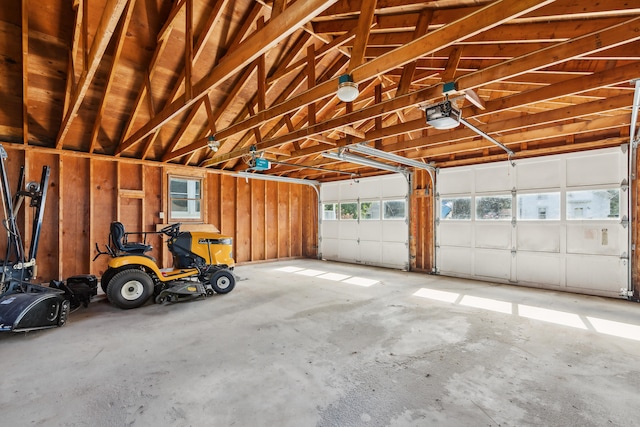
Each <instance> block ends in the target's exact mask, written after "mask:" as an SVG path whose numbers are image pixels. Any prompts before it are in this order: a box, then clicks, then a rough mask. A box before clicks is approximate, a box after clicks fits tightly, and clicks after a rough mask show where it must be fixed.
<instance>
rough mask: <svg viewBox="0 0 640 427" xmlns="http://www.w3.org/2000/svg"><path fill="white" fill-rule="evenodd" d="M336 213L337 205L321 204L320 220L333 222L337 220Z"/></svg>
mask: <svg viewBox="0 0 640 427" xmlns="http://www.w3.org/2000/svg"><path fill="white" fill-rule="evenodd" d="M337 211H338V204H337V203H323V204H322V219H326V220H334V219H338V216H337V215H336V212H337Z"/></svg>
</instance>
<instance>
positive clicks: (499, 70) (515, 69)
mask: <svg viewBox="0 0 640 427" xmlns="http://www.w3.org/2000/svg"><path fill="white" fill-rule="evenodd" d="M635 40H640V17H638V18H633V19H630V20H628V21H625V22H623V23H621V24H618V25H615V26H613V27H609V28H607V29H605V30H602V31H597V32H595V33H590V34H586V35H583V36H580V37H578V38H575V39H571V40H568V41H566V42H561V43H557V44H555V45H553V46H550V47H547V48H544V49H541V50H538V51H536V52H533V53H531V54H528V55H524V56H521V57H518V58H514V59H512V60H509V61H506V62H502V63H500V64H496V65H494V66H492V67H488V68H486V69H483V70H481V71H480V72H476V73H470V74H467V75H464V76H461V77H459V78H458V79H456V83H457V85H458V88H459V89H460V90H462V89H475V88H476V87H479V86H481V85H483V84H485V83H486V82H487V81H499V80H504V79H506V78H509V77H514V76H517V75H519V74H522V73H525V72H530V71H532V70H537V69H541V68H545V67H550V66H552V65H554V64H559V63H562V62H566V61H569V60H571V59H574V58H577V57H580V56H584V55H590V54H593V53H596V52H599V51H602V50H605V49H609V48H612V47H616V46H620V45H622V44H626V43H630V42H632V41H635Z"/></svg>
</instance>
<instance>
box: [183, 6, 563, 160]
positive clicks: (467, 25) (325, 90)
mask: <svg viewBox="0 0 640 427" xmlns="http://www.w3.org/2000/svg"><path fill="white" fill-rule="evenodd" d="M551 1H552V0H549V1H536V0H527V1H521V2H518V3H517V4H513V3H509V4H505V2H504V1H502V0H499V1H497V2H494V3H492V4H490V5H489V6H486V7H485V8H483V9H481V10H480V11H479V12H477V13H474V14H471V15H468V16H466V17H464V18H462V19H460V20H458V21H455V22H453V23H451V24H449V25H447V26H445V27H441V28H440V29H438V30H434V31H432V32H429V33H427V34H425V35H424V36H423V37H420V38H419V39H415V40H413V41H412V42H410V43H408V44H406V45H404V46H402V47H399V48H397V49H395V50H394V51H393V52H392V53H390V54H387V55H383V56H381V57H378V58H376V59H374V60H371V61H369V62H366V63H364V64H362V65H361V66H359V67H357V68H355V69H354V70H353V73H352V74H353V78H354V80H355V81H364V80H367V79H368V78H371V77H375V76H378V75H381V74H384V73H385V72H386V71H388V70H391V69H393V68H396V67H399V66H403V65H405V64H407V63H409V62H411V61H412V60H415V59H416V58H419V57H421V56H424V55H428V54H429V53H430V52H432V51H436V50H438V49H440V48H442V46H448V45H452V44H454V43H456V42H458V41H460V40H464V39H466V38H468V37H472V36H473V35H475V34H478V33H480V32H482V31H486V30H487V29H490V28H493V27H496V26H498V25H500V24H501V23H503V22H505V21H508V20H509V19H512V18H513V17H515V16H520V15H522V14H525V13H527V12H529V11H531V10H533V9H535V8H538V7H542V6H543V5H545V4H549V3H550V2H551ZM507 3H508V2H507ZM334 84H335V82H333V81H329V82H326V83H325V84H321V85H317V86H315V87H314V88H313V89H311V90H308V91H306V92H304V93H302V94H300V95H299V96H298V97H295V98H292V99H289V100H287V101H285V102H283V103H282V104H280V105H276V106H273V107H271V108H269V109H267V110H264V111H262V112H259V113H258V114H257V115H256V116H255V118H250V119H247V120H245V121H244V122H242V123H238V124H236V125H232V126H230V127H228V128H227V129H222V130H220V131H219V132H218V134H217V135H216V136H217V137H218V138H219V139H224V138H227V137H229V136H231V135H233V134H235V133H238V132H242V131H244V130H245V129H246V128H247V127H252V126H254V122H258V123H259V122H261V121H266V120H270V119H272V118H274V117H278V116H281V115H282V114H286V113H287V112H290V111H292V110H293V109H295V105H298V104H299V103H305V104H306V103H308V102H310V101H311V100H316V101H317V100H320V99H323V98H325V97H327V96H329V95H331V94H333V93H334V92H335V86H334ZM310 133H311V132H310ZM204 143H205V141H202V140H198V141H196V142H194V143H192V144H191V145H189V146H188V147H189V148H190V149H193V150H195V149H199V148H201V147H202V146H203V144H204ZM244 154H246V150H240V151H237V152H234V153H228V154H225V155H222V156H216V157H214V158H213V159H212V160H213V161H215V160H216V158H217V157H219V159H217V160H219V161H218V163H222V162H225V161H227V160H229V159H230V158H231V157H232V156H235V157H240V156H242V155H244Z"/></svg>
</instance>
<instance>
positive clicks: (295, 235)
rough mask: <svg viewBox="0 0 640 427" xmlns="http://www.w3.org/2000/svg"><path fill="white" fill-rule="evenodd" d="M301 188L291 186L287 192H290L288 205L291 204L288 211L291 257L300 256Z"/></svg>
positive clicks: (299, 186)
mask: <svg viewBox="0 0 640 427" xmlns="http://www.w3.org/2000/svg"><path fill="white" fill-rule="evenodd" d="M302 188H303V186H301V185H291V186H290V187H289V191H290V192H291V197H290V199H289V203H290V204H291V209H290V211H289V213H290V216H291V223H290V230H289V233H290V235H291V239H290V243H291V256H292V257H299V256H302V241H301V239H302V200H301V194H302Z"/></svg>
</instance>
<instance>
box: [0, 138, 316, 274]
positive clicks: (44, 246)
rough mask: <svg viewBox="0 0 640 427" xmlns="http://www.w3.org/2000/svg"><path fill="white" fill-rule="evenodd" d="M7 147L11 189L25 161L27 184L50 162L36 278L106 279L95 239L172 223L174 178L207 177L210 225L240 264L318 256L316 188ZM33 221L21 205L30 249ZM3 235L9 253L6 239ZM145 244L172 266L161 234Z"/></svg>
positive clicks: (104, 239) (101, 242)
mask: <svg viewBox="0 0 640 427" xmlns="http://www.w3.org/2000/svg"><path fill="white" fill-rule="evenodd" d="M3 146H4V147H5V149H6V151H7V154H8V159H7V161H6V166H7V175H8V178H9V181H10V185H11V189H12V191H15V190H16V189H17V181H18V176H19V170H20V166H21V165H25V166H26V181H27V182H29V181H39V180H40V176H41V174H42V167H43V166H45V165H47V166H50V167H51V175H50V181H49V189H48V197H47V202H46V205H45V215H44V221H43V226H42V233H41V238H40V247H39V251H38V254H37V265H38V273H37V276H38V277H37V279H36V280H37V281H40V282H48V281H49V280H51V279H66V278H68V277H70V276H72V275H76V274H86V273H91V274H95V275H97V276H101V275H102V273H103V272H104V270H105V269H106V266H107V262H108V260H109V258H108V256H106V255H105V256H100V257H98V259H97V260H96V261H92V259H93V257H94V256H95V255H96V253H97V252H96V249H95V244H96V243H98V244H99V245H102V246H104V244H105V243H107V242H108V235H109V225H110V223H111V221H114V220H119V221H120V222H122V223H123V224H124V226H125V229H126V230H127V231H134V230H135V231H137V230H142V231H155V230H156V227H157V225H158V224H167V223H168V210H167V183H168V180H167V177H168V176H169V175H175V176H183V177H196V178H202V180H203V197H204V201H203V204H202V210H203V215H204V218H205V223H209V224H213V225H214V226H216V227H217V228H218V229H219V230H220V231H221V233H222V234H225V235H228V236H231V237H233V239H234V258H235V260H236V263H239V264H242V263H247V262H254V261H265V260H276V259H283V258H290V257H309V258H315V257H316V256H317V246H316V242H317V218H318V201H317V196H316V192H315V190H314V189H313V188H312V187H309V186H306V185H298V184H290V183H281V182H267V181H259V180H246V181H245V179H244V178H235V177H232V176H229V175H222V174H219V173H218V172H215V171H209V170H206V169H198V168H193V167H191V168H189V167H181V166H173V165H155V164H153V163H151V162H140V161H129V160H121V161H117V160H115V159H109V158H106V157H104V158H103V157H99V156H83V155H79V154H73V153H71V154H68V153H60V152H55V151H53V150H39V149H36V150H33V149H29V148H27V149H25V148H24V147H22V146H19V145H14V144H6V143H5V144H3ZM161 212H162V213H164V215H163V216H164V218H163V219H161V218H160V213H161ZM31 221H32V209H30V208H27V209H25V208H22V209H21V211H20V216H19V218H18V224H19V227H20V229H21V231H22V234H23V236H24V238H25V242H26V243H27V249H28V243H29V242H30V241H31ZM0 240H1V241H0V251H1V253H2V256H0V257H4V251H5V249H6V239H5V238H4V236H3V237H0ZM147 242H148V243H151V244H152V245H153V251H152V253H151V255H152V256H154V257H155V258H156V259H157V260H158V263H159V264H160V267H161V268H165V267H170V266H171V258H170V256H169V254H168V251H167V250H166V248H164V245H165V243H164V242H163V239H162V238H161V237H160V236H158V235H149V236H148V241H147Z"/></svg>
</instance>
